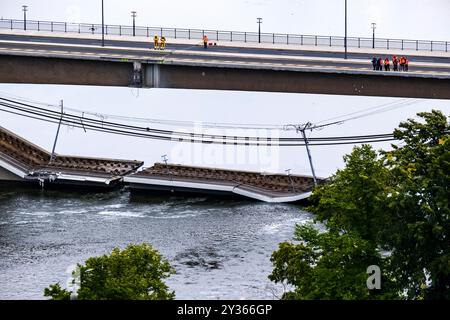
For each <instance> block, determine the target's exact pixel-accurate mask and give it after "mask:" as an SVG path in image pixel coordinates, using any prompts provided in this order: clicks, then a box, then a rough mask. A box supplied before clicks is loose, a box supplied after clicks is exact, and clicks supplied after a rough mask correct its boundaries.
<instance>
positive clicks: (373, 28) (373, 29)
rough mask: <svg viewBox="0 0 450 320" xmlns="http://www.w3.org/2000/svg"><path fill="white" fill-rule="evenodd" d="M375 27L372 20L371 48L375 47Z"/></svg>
mask: <svg viewBox="0 0 450 320" xmlns="http://www.w3.org/2000/svg"><path fill="white" fill-rule="evenodd" d="M376 28H377V24H376V23H375V22H372V31H373V32H372V48H373V49H375V29H376Z"/></svg>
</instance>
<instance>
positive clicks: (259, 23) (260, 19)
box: [256, 18, 262, 43]
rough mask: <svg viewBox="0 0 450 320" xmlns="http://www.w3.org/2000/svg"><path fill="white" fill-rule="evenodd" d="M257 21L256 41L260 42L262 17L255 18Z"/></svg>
mask: <svg viewBox="0 0 450 320" xmlns="http://www.w3.org/2000/svg"><path fill="white" fill-rule="evenodd" d="M256 19H257V20H258V21H257V23H258V43H261V23H262V18H256Z"/></svg>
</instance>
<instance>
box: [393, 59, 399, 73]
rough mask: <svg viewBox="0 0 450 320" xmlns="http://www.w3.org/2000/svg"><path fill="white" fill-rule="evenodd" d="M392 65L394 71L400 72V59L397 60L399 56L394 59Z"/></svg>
mask: <svg viewBox="0 0 450 320" xmlns="http://www.w3.org/2000/svg"><path fill="white" fill-rule="evenodd" d="M392 64H393V65H394V71H398V58H397V56H394V57H392Z"/></svg>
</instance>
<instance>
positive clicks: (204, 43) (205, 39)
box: [203, 34, 208, 49]
mask: <svg viewBox="0 0 450 320" xmlns="http://www.w3.org/2000/svg"><path fill="white" fill-rule="evenodd" d="M203 48H205V49H206V48H208V36H207V35H206V34H205V35H204V36H203Z"/></svg>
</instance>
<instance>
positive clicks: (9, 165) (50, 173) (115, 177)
mask: <svg viewBox="0 0 450 320" xmlns="http://www.w3.org/2000/svg"><path fill="white" fill-rule="evenodd" d="M142 165H143V162H142V161H129V160H114V159H101V158H87V157H73V156H66V155H56V157H55V158H54V159H53V160H51V154H50V153H49V152H47V151H46V150H44V149H42V148H40V147H38V146H36V145H34V144H32V143H31V142H29V141H27V140H25V139H23V138H21V137H19V136H17V135H16V134H14V133H12V132H10V131H8V130H6V129H5V128H3V127H0V180H8V181H22V182H29V183H33V182H34V183H39V184H40V185H42V186H43V185H44V184H47V183H50V184H63V185H75V186H93V187H109V188H111V187H115V186H116V185H118V184H120V183H122V180H123V176H124V175H126V174H128V173H131V172H134V171H135V170H137V169H138V168H139V167H141V166H142Z"/></svg>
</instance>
